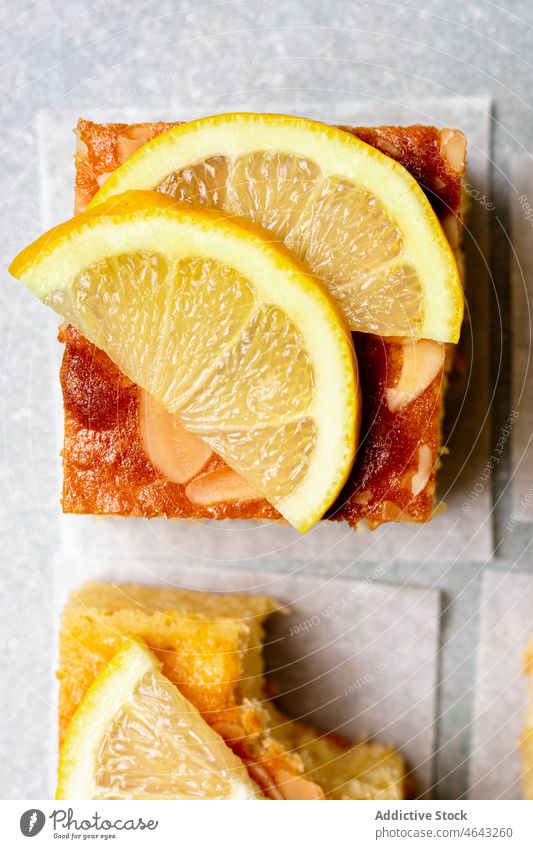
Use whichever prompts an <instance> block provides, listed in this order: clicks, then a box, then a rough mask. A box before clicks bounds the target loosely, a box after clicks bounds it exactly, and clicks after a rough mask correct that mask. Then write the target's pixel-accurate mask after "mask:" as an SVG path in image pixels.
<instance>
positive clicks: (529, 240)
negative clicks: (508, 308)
mask: <svg viewBox="0 0 533 849" xmlns="http://www.w3.org/2000/svg"><path fill="white" fill-rule="evenodd" d="M510 207H511V242H512V265H511V269H512V271H511V297H512V330H511V332H512V343H513V365H512V407H513V410H514V411H515V412H516V413H517V417H516V419H515V422H514V427H513V433H512V441H511V453H512V468H513V478H512V509H513V512H512V516H511V522H512V523H513V524H514V523H515V522H533V368H532V365H531V359H532V340H533V330H532V328H533V322H532V305H533V157H532V156H520V157H517V158H516V159H515V160H514V161H513V162H512V165H511V189H510Z"/></svg>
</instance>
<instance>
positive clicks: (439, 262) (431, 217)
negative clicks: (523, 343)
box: [90, 113, 463, 342]
mask: <svg viewBox="0 0 533 849" xmlns="http://www.w3.org/2000/svg"><path fill="white" fill-rule="evenodd" d="M130 189H158V190H159V191H162V192H165V193H168V194H171V195H174V196H176V197H178V199H180V200H186V201H190V202H192V203H194V204H202V205H206V206H216V207H220V208H222V209H225V210H227V211H229V212H230V213H234V214H236V215H239V216H244V217H247V218H250V219H252V220H253V221H255V222H256V223H258V224H260V225H262V226H264V227H266V228H268V229H270V230H271V231H272V232H273V233H274V234H275V235H276V237H277V238H279V239H280V240H282V241H284V242H285V244H286V245H287V246H288V247H289V248H290V250H291V251H292V252H293V253H295V254H296V255H298V256H299V257H300V258H301V259H303V260H304V261H305V262H306V264H307V265H308V267H309V268H310V270H311V271H312V272H313V273H315V274H316V275H317V276H318V277H320V278H321V279H322V280H323V281H324V282H325V284H326V285H327V286H328V288H329V289H330V292H331V294H332V295H333V296H334V297H335V298H336V300H337V302H338V303H339V305H340V307H341V309H342V311H343V313H344V315H345V318H346V320H347V321H348V323H349V325H350V327H351V329H352V330H361V331H367V332H373V333H379V334H381V335H389V336H412V337H415V338H427V339H434V340H436V341H441V342H457V341H458V338H459V333H460V328H461V322H462V316H463V294H462V288H461V284H460V279H459V273H458V269H457V265H456V262H455V258H454V255H453V252H452V250H451V248H450V246H449V244H448V242H447V240H446V237H445V235H444V233H443V230H442V228H441V226H440V224H439V221H438V219H437V217H436V215H435V213H434V211H433V210H432V208H431V205H430V204H429V201H428V200H427V198H426V196H425V195H424V193H423V191H422V189H421V188H420V186H419V185H418V184H417V182H416V180H415V179H414V178H413V177H412V176H411V175H410V174H409V173H408V172H407V170H406V169H405V168H403V166H402V165H400V164H399V163H397V162H395V161H394V160H393V159H391V158H390V157H388V156H386V155H385V154H383V153H381V152H380V151H378V150H376V149H375V148H373V147H371V146H370V145H368V144H366V143H365V142H362V141H361V140H360V139H358V138H357V137H355V136H353V135H352V134H350V133H348V132H344V131H342V130H338V129H336V128H333V127H330V126H327V125H325V124H321V123H318V122H315V121H309V120H306V119H302V118H295V117H291V116H287V115H261V114H253V113H235V114H228V115H215V116H212V117H209V118H203V119H200V120H197V121H191V122H189V123H186V124H182V125H180V126H178V127H175V128H173V129H171V130H169V131H167V132H165V133H162V134H161V135H159V136H157V137H156V138H154V139H152V140H151V141H149V142H147V143H146V144H145V145H143V146H142V147H141V148H140V149H139V150H138V151H137V152H136V153H134V154H133V156H131V157H130V158H129V159H127V160H126V162H125V163H124V164H123V165H121V166H120V167H119V168H118V169H117V170H116V171H114V172H113V173H112V174H111V175H110V176H109V178H108V179H107V180H106V182H105V184H104V185H103V187H102V188H101V189H100V191H99V192H98V193H97V194H96V195H95V197H94V198H93V200H92V201H91V204H90V207H92V208H94V207H96V206H97V205H98V204H100V203H102V202H104V201H105V200H107V199H109V198H110V197H112V196H113V195H115V194H119V193H121V192H124V191H126V190H130Z"/></svg>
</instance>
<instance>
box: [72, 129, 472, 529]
mask: <svg viewBox="0 0 533 849" xmlns="http://www.w3.org/2000/svg"><path fill="white" fill-rule="evenodd" d="M172 126H175V125H174V124H140V125H131V126H128V125H126V124H106V125H98V124H94V123H92V122H89V121H80V122H79V124H78V129H77V136H78V147H77V153H76V210H77V211H81V210H82V209H83V208H85V206H86V205H87V203H88V202H89V200H90V199H91V198H92V197H93V196H94V194H95V193H96V191H97V190H98V188H99V187H100V186H101V185H103V183H104V182H105V179H106V177H107V176H108V175H109V174H110V173H112V172H113V171H114V170H115V169H116V168H117V167H118V166H119V165H120V164H121V163H122V162H123V161H124V160H125V159H126V158H127V157H128V156H130V155H131V154H132V153H133V152H135V150H137V149H138V148H139V147H140V146H141V145H142V144H143V143H144V142H145V141H148V140H149V139H151V138H153V137H154V136H156V135H158V134H159V133H161V132H164V131H165V130H166V129H169V128H170V127H172ZM343 129H344V130H346V131H348V132H353V133H354V134H356V135H358V136H359V137H360V138H362V139H363V140H364V141H366V142H367V143H369V144H372V145H374V146H375V147H377V148H379V149H381V150H382V151H383V152H384V153H386V154H387V155H389V156H392V157H394V158H395V159H397V160H398V161H400V162H401V163H402V164H403V165H404V166H405V167H406V168H407V169H408V170H409V171H410V172H411V173H412V174H413V175H414V176H415V177H416V178H417V179H418V180H419V181H420V183H421V185H422V186H423V188H424V189H425V190H426V192H427V194H428V197H429V199H430V201H431V203H432V204H433V206H434V208H435V210H436V212H437V214H438V215H439V218H440V220H441V221H442V223H443V226H444V228H445V231H446V233H447V235H448V238H449V240H450V242H451V244H452V247H454V248H457V246H458V242H459V226H460V194H461V175H462V172H463V170H464V137H463V136H462V134H460V133H457V132H456V131H451V130H442V131H439V130H437V129H435V128H434V127H419V126H415V127H405V128H403V127H383V128H343ZM60 339H61V341H63V342H64V343H65V354H64V359H63V365H62V369H61V384H62V389H63V398H64V410H65V444H64V452H63V467H64V484H63V509H64V511H65V512H72V513H110V514H118V515H136V516H168V517H190V518H216V519H223V518H233V519H235V518H256V519H276V518H279V516H278V514H277V513H276V511H275V510H274V509H273V508H272V507H271V505H270V504H268V502H266V501H265V500H264V499H263V498H262V497H261V496H259V495H258V496H257V497H254V495H253V493H250V492H249V491H246V490H244V491H242V492H241V496H240V497H232V493H235V492H237V493H239V492H240V485H239V480H240V479H238V476H236V475H234V473H233V472H231V471H230V470H228V468H227V466H226V465H225V464H224V462H223V461H222V460H221V459H220V458H219V457H217V456H216V455H215V454H213V453H210V454H209V455H208V457H207V459H206V460H205V463H204V464H203V465H201V466H200V467H199V468H197V469H194V470H193V471H194V474H192V475H191V477H190V478H189V479H187V480H182V479H181V477H180V476H179V475H178V476H177V478H178V480H176V479H175V478H174V479H173V480H169V477H168V475H167V474H165V473H163V471H162V467H161V465H160V466H158V467H156V466H157V460H155V463H154V462H152V461H154V459H155V458H154V456H151V458H150V456H149V453H150V452H149V450H148V449H147V441H146V439H143V436H142V419H141V411H142V393H141V390H139V389H138V387H136V386H134V385H133V384H132V383H131V382H130V381H128V380H127V379H126V378H125V377H124V376H123V375H121V374H120V372H119V371H118V370H117V368H116V367H115V366H114V365H113V364H112V363H111V362H110V361H109V360H108V358H107V357H106V356H105V355H104V354H102V353H101V352H100V351H98V350H97V349H96V348H95V347H94V346H93V345H91V344H90V343H89V342H87V341H86V340H85V339H84V338H83V337H82V336H81V335H80V334H79V333H77V332H76V331H74V330H73V329H72V328H70V327H67V328H63V329H62V330H61V333H60ZM354 343H355V348H356V352H357V357H358V362H359V370H360V377H361V384H362V390H363V426H362V431H361V434H362V438H361V444H360V448H359V452H358V456H357V460H356V463H355V466H354V469H353V470H352V473H351V475H350V479H349V481H348V484H347V485H346V487H345V490H344V492H343V493H342V495H341V497H340V498H339V499H338V501H337V503H336V504H335V506H334V508H333V509H332V510H331V511H330V514H329V518H333V519H336V520H345V521H347V522H348V523H349V524H350V525H352V526H355V525H357V524H358V522H360V521H361V520H363V519H364V520H366V522H367V524H368V525H369V526H370V527H376V526H378V525H379V524H381V523H382V522H385V521H407V522H419V523H420V522H425V521H427V520H428V519H430V518H431V515H432V511H433V500H434V493H435V470H436V466H437V461H438V452H439V439H440V421H441V411H442V396H443V380H444V354H445V352H444V346H439V345H438V344H437V343H431V342H427V343H425V347H424V346H422V345H421V346H419V347H418V348H417V349H416V351H415V354H413V348H412V345H409V344H408V343H407V344H404V343H403V342H402V340H399V339H382V338H381V337H376V336H371V335H367V334H354ZM428 346H432V348H431V349H430V350H429V352H428V350H427V348H428ZM428 355H429V367H428V366H427V363H428ZM413 371H414V374H413ZM402 372H403V374H402ZM413 385H417V388H418V391H417V394H416V395H415V396H414V397H412V398H410V396H409V393H408V392H407V393H405V392H404V393H403V395H402V392H400V391H399V389H401V387H404V386H413ZM411 395H413V393H412V392H411ZM399 398H400V400H398V399H399ZM402 398H403V402H402ZM230 484H231V485H230Z"/></svg>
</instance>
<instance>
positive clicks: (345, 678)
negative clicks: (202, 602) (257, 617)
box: [54, 557, 439, 795]
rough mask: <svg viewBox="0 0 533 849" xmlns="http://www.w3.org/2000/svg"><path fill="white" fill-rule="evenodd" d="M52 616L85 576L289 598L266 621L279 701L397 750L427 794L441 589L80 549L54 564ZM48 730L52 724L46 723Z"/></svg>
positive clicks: (323, 725) (293, 712)
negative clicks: (282, 610)
mask: <svg viewBox="0 0 533 849" xmlns="http://www.w3.org/2000/svg"><path fill="white" fill-rule="evenodd" d="M55 575H56V602H57V609H58V617H59V613H60V610H61V609H62V607H63V605H64V603H65V601H66V598H67V596H68V593H69V592H70V591H71V590H72V589H74V588H75V587H77V586H79V585H80V584H81V583H83V581H84V580H86V579H87V577H89V576H90V577H91V578H92V579H95V580H108V581H109V580H110V581H113V582H114V583H120V582H121V581H122V582H126V581H127V582H130V583H131V582H133V583H135V582H138V583H142V584H148V585H152V586H154V585H156V586H159V585H166V586H169V585H171V586H181V587H188V588H193V589H200V590H211V591H216V592H218V591H223V592H251V593H266V594H268V595H271V596H272V597H274V598H276V599H278V600H279V601H281V602H283V603H285V604H287V605H289V606H290V613H289V615H275V616H274V617H273V618H272V619H271V620H270V623H269V626H268V630H267V640H266V646H265V657H266V662H267V668H268V670H270V671H269V673H268V677H269V680H270V681H271V682H272V683H274V684H275V686H276V690H277V691H278V692H279V693H280V696H279V699H280V704H281V706H282V707H283V709H284V710H285V711H286V712H287V713H288V714H289V715H290V716H293V717H300V718H302V719H304V720H305V721H307V722H311V723H312V724H314V725H316V726H317V727H318V728H320V729H322V730H325V731H337V732H338V733H340V734H343V735H345V736H346V737H348V738H349V739H351V740H356V739H358V738H359V737H360V736H361V735H363V734H364V735H369V736H371V737H374V738H375V739H377V740H380V741H381V742H384V743H392V744H394V745H395V746H396V747H398V748H399V749H400V750H401V751H402V752H403V754H404V755H405V757H406V759H407V761H408V764H409V768H410V774H411V776H412V778H413V780H414V786H415V792H416V793H417V794H419V795H429V794H430V792H431V785H432V766H433V753H434V748H435V726H436V687H437V677H438V671H437V670H438V647H439V628H438V623H439V592H438V591H437V590H427V589H417V588H412V587H405V586H404V587H396V586H393V585H390V584H383V583H379V582H378V581H377V577H379V570H375V571H374V572H370V573H369V575H368V577H367V579H366V580H363V581H360V580H358V581H349V580H343V579H338V578H326V577H312V576H309V575H307V576H303V575H301V574H299V575H296V574H280V573H275V572H258V571H252V570H249V569H242V570H228V569H227V568H222V569H205V568H204V569H202V568H198V567H194V568H191V567H184V566H180V567H178V568H177V567H176V563H175V561H173V560H172V561H155V560H149V561H144V562H141V561H135V560H132V559H128V560H116V559H114V560H112V561H108V560H102V561H100V562H94V561H90V560H87V559H86V558H81V557H78V558H76V560H74V561H72V560H69V561H68V562H65V561H63V562H62V563H61V562H59V563H57V564H56V570H55ZM54 734H55V730H54Z"/></svg>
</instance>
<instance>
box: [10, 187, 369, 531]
mask: <svg viewBox="0 0 533 849" xmlns="http://www.w3.org/2000/svg"><path fill="white" fill-rule="evenodd" d="M264 235H265V234H264V232H263V231H260V230H259V229H257V228H256V227H255V226H253V225H250V224H246V222H240V223H237V222H236V221H235V220H234V219H232V218H231V217H230V216H227V215H226V214H224V213H221V212H219V211H216V210H205V209H201V208H199V207H196V208H194V207H191V206H190V205H184V204H181V205H180V204H177V203H176V202H175V201H174V200H172V199H170V198H166V197H164V196H163V195H161V194H160V193H157V192H131V193H127V194H126V195H125V196H122V197H119V198H113V199H111V200H110V201H109V202H108V204H106V205H105V206H104V207H97V208H96V209H95V210H93V211H88V212H86V213H83V214H82V215H79V216H77V217H76V218H75V219H72V220H71V221H69V222H66V223H65V224H62V225H60V226H59V227H56V228H54V229H53V230H51V231H50V232H49V233H47V234H45V235H44V236H42V237H41V238H40V239H38V240H37V241H36V242H35V243H34V244H33V245H30V247H28V248H27V249H26V250H25V251H23V252H22V253H21V254H20V255H19V257H17V258H16V259H15V260H14V262H13V263H12V265H11V269H10V270H11V272H12V273H13V274H14V276H15V277H18V278H20V279H21V280H22V281H23V282H24V283H25V284H26V285H27V286H28V287H29V288H30V289H31V290H32V291H33V292H34V293H35V294H36V295H37V296H38V297H39V298H41V299H42V300H43V301H44V302H45V303H47V304H49V305H50V306H52V307H53V308H54V309H55V310H56V311H57V312H59V313H60V314H61V315H62V316H63V317H64V318H66V319H67V320H68V321H70V322H71V323H72V324H73V325H74V326H75V327H76V328H77V329H78V330H80V332H81V333H83V335H84V336H86V337H87V338H88V339H89V340H90V341H91V342H93V343H94V344H95V345H96V346H97V347H99V348H101V349H102V350H104V351H105V352H106V353H107V354H108V355H109V357H110V358H111V359H112V360H113V362H115V363H116V364H117V365H118V367H119V368H120V369H121V370H122V371H123V372H124V374H126V375H127V376H128V377H130V378H131V379H132V380H133V381H134V382H135V383H137V384H138V385H140V386H141V387H142V388H143V389H145V390H146V391H147V392H149V393H150V394H151V395H153V397H154V398H156V400H157V401H159V403H161V404H162V405H163V406H164V407H165V408H166V409H167V410H169V412H171V413H173V414H176V415H178V417H179V419H180V420H181V421H182V422H183V424H184V426H185V427H186V429H188V430H190V431H192V432H194V433H196V434H197V435H199V436H200V437H201V438H202V439H204V440H205V441H206V442H207V443H208V444H209V445H210V446H211V447H212V448H213V449H214V450H215V451H216V452H217V453H218V454H220V455H221V456H222V457H223V458H224V459H225V460H226V462H227V463H228V465H229V466H231V467H232V468H234V469H235V470H236V471H237V472H239V473H240V474H241V475H242V476H243V477H244V478H245V479H246V480H247V481H248V482H249V483H250V484H251V485H252V486H253V487H255V489H256V490H258V491H259V492H261V493H263V494H264V495H265V497H266V498H267V499H268V500H269V501H270V502H271V503H272V504H273V505H274V506H275V507H276V508H277V509H278V510H279V512H280V513H281V514H282V515H283V516H284V517H285V518H286V519H287V520H288V521H289V522H291V524H293V525H294V526H295V527H296V528H297V529H298V530H300V531H302V532H305V531H306V530H308V529H309V528H310V527H311V526H312V525H313V524H314V523H315V522H316V521H317V520H318V519H319V518H320V517H321V516H322V515H323V514H324V513H325V511H326V510H327V509H328V507H329V506H330V505H331V504H332V503H333V501H334V500H335V498H336V496H337V494H338V493H339V491H340V489H341V488H342V486H343V484H344V482H345V480H346V478H347V476H348V473H349V471H350V468H351V465H352V462H353V458H354V453H355V446H356V440H357V433H358V427H359V418H360V400H359V387H358V379H357V367H356V364H355V358H354V353H353V346H352V341H351V334H350V333H349V331H348V330H347V328H346V326H345V325H344V323H343V321H342V318H341V317H340V315H339V313H338V311H337V309H336V307H335V304H334V303H333V301H332V300H331V298H330V297H329V296H328V295H327V293H326V292H325V291H324V290H323V289H322V288H321V287H320V286H318V285H317V283H316V281H314V280H313V279H312V278H311V277H310V276H309V275H308V274H307V273H306V272H305V270H304V269H303V267H302V266H300V264H299V263H298V262H297V261H295V260H294V259H293V257H292V256H291V255H290V254H289V253H288V252H287V251H286V250H285V249H283V248H280V247H279V246H278V247H276V246H275V245H273V244H270V243H269V242H268V241H267V240H266V239H265V238H264Z"/></svg>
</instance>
